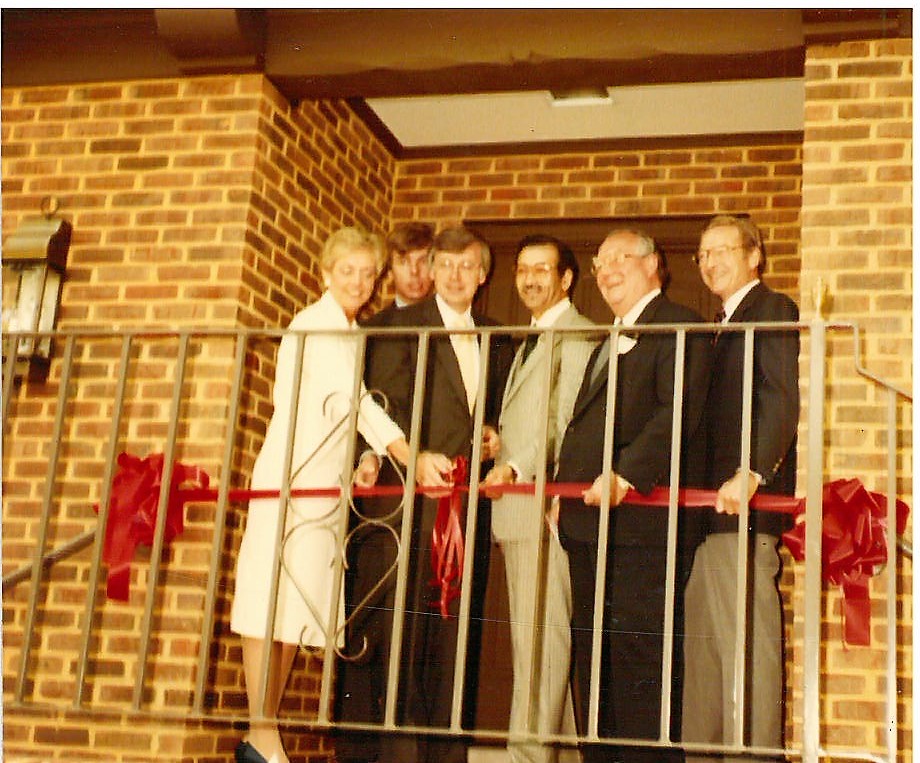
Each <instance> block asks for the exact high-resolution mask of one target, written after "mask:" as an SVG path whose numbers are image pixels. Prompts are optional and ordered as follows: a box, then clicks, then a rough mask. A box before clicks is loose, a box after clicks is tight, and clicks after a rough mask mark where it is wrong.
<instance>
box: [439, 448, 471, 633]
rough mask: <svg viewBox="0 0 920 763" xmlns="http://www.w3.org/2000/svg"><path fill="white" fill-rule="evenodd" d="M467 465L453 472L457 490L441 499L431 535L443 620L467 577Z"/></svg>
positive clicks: (461, 461)
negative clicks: (464, 541)
mask: <svg viewBox="0 0 920 763" xmlns="http://www.w3.org/2000/svg"><path fill="white" fill-rule="evenodd" d="M466 475H467V464H466V459H465V458H464V457H463V456H459V457H458V458H457V459H456V460H455V461H454V469H453V471H452V472H451V484H452V485H453V488H452V489H451V490H450V492H449V493H447V494H446V495H442V496H441V497H440V498H439V499H438V514H437V516H436V517H435V520H434V528H433V529H432V531H431V570H432V572H433V573H434V577H433V578H432V579H431V585H432V586H434V587H435V588H440V589H441V595H440V597H439V599H438V606H439V608H440V610H441V617H443V618H444V619H445V620H446V619H447V618H448V617H449V616H450V613H449V611H448V607H449V606H450V603H451V602H452V601H453V600H454V599H456V598H457V597H458V596H459V595H460V581H461V578H462V577H463V527H462V525H461V521H460V520H461V517H462V516H463V501H462V500H461V496H462V495H463V492H464V491H463V490H462V489H458V488H459V486H461V485H463V483H464V482H466Z"/></svg>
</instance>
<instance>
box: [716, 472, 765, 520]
mask: <svg viewBox="0 0 920 763" xmlns="http://www.w3.org/2000/svg"><path fill="white" fill-rule="evenodd" d="M759 485H760V482H759V481H758V480H757V477H756V476H755V475H754V474H752V473H750V472H744V471H743V470H742V471H740V472H737V473H736V474H735V476H734V477H732V478H731V479H730V480H727V481H726V482H725V484H724V485H722V487H720V488H719V492H718V493H717V494H716V511H717V512H719V513H720V514H737V513H738V512H740V511H741V500H742V499H741V491H742V490H744V489H745V487H746V488H747V491H748V494H747V499H748V501H750V500H751V498H753V497H754V493H756V492H757V488H758V486H759Z"/></svg>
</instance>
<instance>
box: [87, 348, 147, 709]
mask: <svg viewBox="0 0 920 763" xmlns="http://www.w3.org/2000/svg"><path fill="white" fill-rule="evenodd" d="M132 339H133V337H132V335H131V334H125V335H123V336H122V339H121V357H120V359H119V364H118V374H117V382H116V383H115V398H114V400H113V407H114V410H113V411H112V427H111V429H110V434H109V443H108V447H107V448H106V450H107V453H106V457H105V467H104V469H103V475H102V495H101V496H100V497H99V518H98V520H97V522H96V542H95V544H94V546H93V555H92V560H91V562H90V569H89V580H88V586H87V594H86V607H85V608H84V610H83V630H82V634H81V636H80V653H79V658H78V661H77V669H76V685H75V687H74V708H77V709H78V708H79V707H80V706H81V705H82V697H83V686H84V683H85V681H86V670H87V663H88V661H89V642H90V639H91V637H92V632H93V613H94V612H95V611H96V598H97V591H98V589H99V571H100V569H101V567H102V551H103V548H104V547H105V529H106V527H107V526H108V521H109V512H110V508H111V507H110V506H109V501H110V499H111V495H112V476H113V474H114V472H115V453H116V452H117V451H118V431H119V430H120V429H121V420H122V415H123V413H124V404H125V390H126V389H127V386H128V362H129V360H130V357H131V342H132Z"/></svg>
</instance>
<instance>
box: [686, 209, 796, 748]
mask: <svg viewBox="0 0 920 763" xmlns="http://www.w3.org/2000/svg"><path fill="white" fill-rule="evenodd" d="M697 262H698V264H699V267H700V275H701V276H702V278H703V282H704V283H705V284H706V286H707V287H708V288H709V290H710V291H711V292H712V293H713V294H715V295H716V296H718V297H719V298H720V299H721V300H722V305H723V312H722V314H721V315H720V316H718V317H717V320H718V321H721V322H722V323H727V324H731V323H760V322H775V321H789V322H797V321H798V319H799V312H798V308H797V307H796V305H795V303H794V302H793V301H792V300H791V299H789V297H787V296H785V295H783V294H779V293H777V292H775V291H772V290H770V289H769V288H767V287H766V286H765V285H764V284H763V282H762V281H761V280H760V278H761V275H762V274H763V269H764V265H765V254H764V247H763V242H762V239H761V234H760V231H759V230H758V229H757V226H755V225H754V224H753V223H752V222H751V221H750V220H748V219H744V218H736V217H731V216H718V217H715V218H714V219H713V220H712V221H710V223H709V224H708V225H707V227H706V229H705V230H704V231H703V234H702V238H701V239H700V249H699V253H698V255H697ZM745 341H746V340H745V334H744V332H735V331H724V330H723V331H721V332H719V333H718V334H716V336H715V340H714V349H713V373H712V380H711V384H710V387H709V399H708V404H707V407H706V412H705V414H704V431H705V435H706V443H707V444H706V452H707V459H706V475H705V486H706V487H710V488H712V489H715V490H717V491H718V493H717V498H716V501H715V507H714V511H712V512H710V513H708V514H707V515H706V516H705V518H704V519H705V528H704V529H705V536H704V537H705V539H704V541H703V543H702V545H701V546H700V547H699V549H698V550H697V552H696V556H695V558H694V560H693V568H692V571H691V574H690V579H689V581H688V582H687V589H686V607H687V622H686V641H685V647H684V650H685V662H686V676H685V682H684V715H683V740H684V741H685V742H701V743H713V744H733V743H734V741H735V716H736V714H739V713H740V711H741V706H739V705H738V704H736V701H735V700H736V695H735V688H734V687H735V664H734V663H735V644H736V635H737V628H738V624H739V623H738V619H737V614H738V613H737V609H736V607H735V600H736V591H737V578H738V516H737V515H738V513H739V510H740V505H741V503H742V502H743V501H747V500H750V499H751V497H753V495H754V493H755V492H757V491H758V490H760V491H761V492H765V493H784V494H787V495H792V494H794V492H795V472H796V430H797V427H798V419H799V374H798V368H799V335H798V332H797V331H794V330H785V331H782V330H775V329H764V330H758V331H756V332H755V334H754V339H753V342H754V346H753V366H752V371H753V389H752V390H750V394H751V403H752V412H751V422H750V424H751V440H750V464H746V463H741V449H742V440H741V437H742V425H743V422H742V410H743V405H744V396H745V392H746V391H745V390H744V389H743V383H742V380H743V378H744V357H745ZM748 525H749V526H748V530H749V532H748V539H749V543H748V570H749V573H750V574H749V575H748V592H747V598H746V600H747V602H748V603H747V607H748V611H747V623H748V627H747V628H746V629H745V646H746V654H745V667H746V672H745V675H744V676H743V677H741V678H743V679H744V682H745V689H746V692H745V696H744V700H743V708H744V713H743V717H741V718H740V719H739V720H740V721H741V723H742V724H744V727H745V729H744V733H743V736H742V739H743V742H744V743H745V744H751V745H755V746H763V747H781V746H782V737H783V734H782V731H783V625H782V603H781V599H780V595H779V591H778V589H777V581H778V580H779V575H780V566H781V565H780V558H779V554H778V553H777V547H778V544H779V537H780V535H781V534H782V532H783V531H784V530H785V529H787V523H786V520H785V518H784V517H783V515H780V514H769V513H762V512H757V511H755V512H751V514H750V519H749V523H748ZM753 692H756V699H754V697H753V696H752V693H753ZM727 759H728V760H733V761H734V760H737V761H742V760H752V758H749V757H743V758H742V757H738V758H733V757H729V758H727ZM758 759H760V760H762V759H763V758H758ZM779 759H784V758H779ZM687 760H688V761H691V760H692V761H708V760H712V758H711V757H705V756H700V757H697V756H690V755H688V756H687Z"/></svg>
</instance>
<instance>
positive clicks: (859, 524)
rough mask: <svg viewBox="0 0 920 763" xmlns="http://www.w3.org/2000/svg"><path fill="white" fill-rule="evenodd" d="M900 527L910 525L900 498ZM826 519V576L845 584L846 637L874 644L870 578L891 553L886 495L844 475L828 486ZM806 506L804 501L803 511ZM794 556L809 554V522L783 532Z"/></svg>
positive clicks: (901, 529) (824, 505)
mask: <svg viewBox="0 0 920 763" xmlns="http://www.w3.org/2000/svg"><path fill="white" fill-rule="evenodd" d="M896 505H897V525H898V526H897V528H896V529H897V532H898V534H902V533H903V532H904V528H905V526H906V525H907V514H908V512H909V509H908V506H907V504H906V503H904V502H903V501H897V502H896ZM822 508H823V512H824V520H823V524H822V530H821V546H822V560H821V562H822V563H821V568H822V572H823V577H824V580H825V581H827V582H829V583H833V584H834V585H839V586H841V587H842V588H843V638H844V641H845V642H846V643H849V644H853V645H857V646H869V623H870V616H871V613H872V606H871V602H870V600H869V578H870V577H872V576H873V575H874V574H875V573H876V571H877V569H878V566H879V565H883V564H884V563H885V562H886V560H887V558H888V549H887V545H886V541H885V528H886V527H887V525H888V505H887V498H886V497H885V496H884V495H882V494H881V493H870V492H869V491H868V490H866V488H865V487H863V485H862V483H861V482H860V481H859V480H858V479H841V480H835V481H834V482H829V483H828V484H826V485H825V486H824V492H823V496H822ZM804 510H805V503H804V501H803V502H802V503H801V506H800V510H799V512H798V513H801V512H803V511H804ZM783 542H784V543H785V544H786V547H787V548H788V549H789V551H790V552H791V554H792V556H793V558H794V559H796V560H797V561H802V560H803V559H804V558H805V523H804V522H800V523H798V524H797V525H796V526H795V527H794V528H793V529H792V530H789V531H788V532H786V533H784V534H783Z"/></svg>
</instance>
